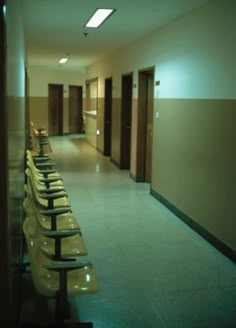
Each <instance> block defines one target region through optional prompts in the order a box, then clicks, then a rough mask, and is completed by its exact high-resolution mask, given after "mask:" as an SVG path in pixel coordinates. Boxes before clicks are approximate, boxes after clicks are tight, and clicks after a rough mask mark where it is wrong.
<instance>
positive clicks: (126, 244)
mask: <svg viewBox="0 0 236 328" xmlns="http://www.w3.org/2000/svg"><path fill="white" fill-rule="evenodd" d="M51 145H52V148H53V152H54V158H55V161H56V163H57V166H58V168H59V170H60V172H61V174H62V175H63V178H64V182H65V186H66V190H67V192H68V194H69V197H70V202H71V205H72V209H73V212H74V214H75V216H76V217H77V218H78V220H79V223H80V225H81V228H82V231H83V234H84V238H85V241H86V245H87V247H88V251H89V259H90V260H91V261H92V262H93V263H94V265H95V268H96V272H97V276H98V280H99V285H100V292H99V293H98V294H95V295H86V296H80V297H76V298H75V299H74V300H73V317H74V318H75V319H76V317H78V315H79V316H80V319H81V320H84V321H90V320H91V321H93V323H94V327H96V328H143V327H146V328H159V327H160V328H163V327H165V328H176V327H181V328H185V327H186V328H192V327H194V328H208V327H219V328H230V327H232V328H233V327H236V311H235V309H236V268H235V264H234V263H232V262H231V261H230V260H229V259H227V258H226V257H224V256H223V255H222V254H221V253H219V252H218V251H217V250H216V249H214V248H213V247H212V246H211V245H210V244H208V243H207V242H206V241H205V240H204V239H202V238H201V237H200V236H199V235H197V234H196V233H195V232H194V231H192V230H191V229H190V228H189V227H188V226H186V225H185V224H184V223H183V222H182V221H181V220H179V219H178V218H177V217H176V216H175V215H173V214H172V213H171V212H170V211H169V210H168V209H166V208H165V207H164V206H163V205H162V204H160V203H159V202H158V201H157V200H156V199H154V198H153V197H152V196H150V194H149V185H148V184H144V183H135V182H134V181H133V180H131V179H130V178H129V172H128V171H126V170H124V171H123V170H119V169H118V168H117V167H116V166H114V165H113V164H112V163H111V162H110V160H109V158H107V157H104V156H103V155H102V154H100V153H99V152H97V151H96V150H95V149H94V148H92V147H91V146H90V145H88V144H87V143H86V142H85V141H84V139H83V137H82V136H79V135H71V136H63V137H53V138H51ZM23 282H24V285H23V297H24V299H23V304H22V320H28V321H35V322H39V320H40V322H43V320H46V319H48V318H49V317H50V316H51V311H52V309H53V301H51V302H50V303H48V302H47V300H46V299H45V298H43V297H39V296H37V293H36V292H35V291H34V290H33V286H32V281H31V279H30V275H29V274H26V275H24V281H23Z"/></svg>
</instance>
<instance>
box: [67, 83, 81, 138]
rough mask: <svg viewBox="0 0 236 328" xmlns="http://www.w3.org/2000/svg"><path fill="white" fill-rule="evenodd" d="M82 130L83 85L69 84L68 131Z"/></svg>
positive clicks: (78, 131) (79, 131)
mask: <svg viewBox="0 0 236 328" xmlns="http://www.w3.org/2000/svg"><path fill="white" fill-rule="evenodd" d="M82 132H83V87H82V86H74V85H70V86H69V133H82Z"/></svg>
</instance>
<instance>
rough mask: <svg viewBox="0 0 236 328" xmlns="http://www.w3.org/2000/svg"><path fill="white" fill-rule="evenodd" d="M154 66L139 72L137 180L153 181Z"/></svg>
mask: <svg viewBox="0 0 236 328" xmlns="http://www.w3.org/2000/svg"><path fill="white" fill-rule="evenodd" d="M153 97H154V68H151V69H147V70H142V71H140V72H139V90H138V135H137V168H136V180H137V181H142V182H151V170H152V129H153V100H154V99H153Z"/></svg>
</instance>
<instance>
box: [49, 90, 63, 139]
mask: <svg viewBox="0 0 236 328" xmlns="http://www.w3.org/2000/svg"><path fill="white" fill-rule="evenodd" d="M48 130H49V135H51V136H56V135H62V134H63V85H61V84H49V85H48Z"/></svg>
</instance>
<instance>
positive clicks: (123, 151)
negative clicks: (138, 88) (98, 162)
mask: <svg viewBox="0 0 236 328" xmlns="http://www.w3.org/2000/svg"><path fill="white" fill-rule="evenodd" d="M121 88H122V91H121V92H122V93H121V141H120V168H121V169H129V168H130V149H131V119H132V95H133V75H132V74H129V75H123V76H122V86H121Z"/></svg>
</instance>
